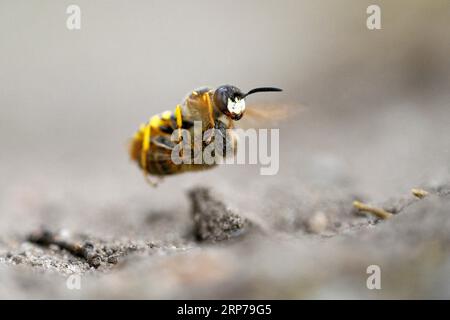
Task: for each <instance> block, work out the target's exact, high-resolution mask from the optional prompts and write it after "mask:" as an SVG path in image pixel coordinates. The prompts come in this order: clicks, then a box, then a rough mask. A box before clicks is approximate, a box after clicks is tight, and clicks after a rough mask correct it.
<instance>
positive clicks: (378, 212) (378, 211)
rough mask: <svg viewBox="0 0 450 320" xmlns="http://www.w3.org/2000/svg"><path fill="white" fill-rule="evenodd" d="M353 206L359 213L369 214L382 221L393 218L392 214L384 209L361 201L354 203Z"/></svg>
mask: <svg viewBox="0 0 450 320" xmlns="http://www.w3.org/2000/svg"><path fill="white" fill-rule="evenodd" d="M353 206H354V207H355V208H356V209H358V210H359V211H365V212H369V213H371V214H373V215H374V216H376V217H378V218H380V219H389V218H390V217H392V213H390V212H387V211H386V210H384V209H382V208H377V207H373V206H370V205H368V204H365V203H362V202H360V201H353Z"/></svg>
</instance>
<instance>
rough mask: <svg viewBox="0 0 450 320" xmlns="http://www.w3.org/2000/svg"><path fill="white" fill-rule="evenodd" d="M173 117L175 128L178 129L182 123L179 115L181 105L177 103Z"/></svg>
mask: <svg viewBox="0 0 450 320" xmlns="http://www.w3.org/2000/svg"><path fill="white" fill-rule="evenodd" d="M175 117H176V118H177V128H178V129H180V128H181V127H182V125H183V118H182V117H181V106H180V105H179V104H178V105H177V108H176V109H175Z"/></svg>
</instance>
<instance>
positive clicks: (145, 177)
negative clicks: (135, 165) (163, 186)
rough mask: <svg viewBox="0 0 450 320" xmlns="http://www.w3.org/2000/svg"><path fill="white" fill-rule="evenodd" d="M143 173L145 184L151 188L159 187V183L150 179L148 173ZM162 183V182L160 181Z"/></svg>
mask: <svg viewBox="0 0 450 320" xmlns="http://www.w3.org/2000/svg"><path fill="white" fill-rule="evenodd" d="M142 173H143V174H144V179H145V182H147V183H148V184H149V185H150V186H151V187H153V188H156V187H157V186H158V183H157V182H155V181H152V180H151V179H150V176H149V175H148V173H147V171H144V170H142ZM160 181H161V180H160Z"/></svg>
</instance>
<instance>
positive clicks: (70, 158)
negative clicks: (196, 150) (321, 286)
mask: <svg viewBox="0 0 450 320" xmlns="http://www.w3.org/2000/svg"><path fill="white" fill-rule="evenodd" d="M70 4H77V5H79V6H80V7H81V30H78V31H69V30H68V29H67V28H66V19H67V17H68V15H67V14H66V12H65V11H66V8H67V6H68V5H70ZM370 4H378V5H379V6H380V7H381V10H382V11H381V14H382V16H381V17H382V29H381V30H374V31H371V30H368V29H367V28H366V18H367V16H368V15H367V14H366V8H367V6H368V5H370ZM449 19H450V2H449V1H446V0H442V1H441V0H433V1H416V0H414V1H410V0H408V1H406V0H396V1H365V0H364V1H360V0H342V1H331V0H321V1H312V0H311V1H298V0H295V1H288V0H282V1H266V0H263V1H256V0H247V1H233V0H230V1H198V0H193V1H132V2H126V1H116V0H108V1H106V0H104V1H101V0H96V1H82V0H77V1H55V0H53V1H48V0H45V1H39V2H38V1H22V0H19V1H16V0H14V1H12V0H0V147H1V152H0V155H1V156H0V177H1V180H0V221H1V223H0V232H1V234H2V239H3V240H2V241H1V242H0V243H2V245H1V246H0V248H1V249H2V251H0V253H1V252H3V253H4V252H7V251H10V250H11V248H13V247H15V246H19V245H20V241H19V240H11V239H16V238H17V237H19V239H20V236H21V235H23V234H26V233H27V232H29V231H30V230H33V229H35V228H37V227H39V226H40V225H46V226H50V227H53V228H67V229H70V230H71V231H72V232H74V233H78V232H84V233H88V234H89V233H91V234H94V235H95V236H97V237H106V238H113V239H114V238H121V237H131V238H133V237H134V238H145V239H147V238H151V239H159V240H161V239H164V240H167V241H169V242H170V241H172V240H174V239H175V240H176V239H180V238H182V236H181V235H180V233H179V232H178V230H179V229H177V228H175V227H174V228H172V227H173V225H174V224H175V225H179V226H181V229H183V228H185V222H186V221H189V218H188V211H189V203H188V200H187V199H186V197H185V191H186V190H187V189H189V188H190V187H191V186H194V185H205V186H208V187H211V188H213V189H214V190H215V191H217V192H218V193H219V194H221V195H222V196H223V199H224V201H226V203H228V204H229V205H230V206H231V207H233V208H237V209H238V210H240V211H242V212H244V214H246V215H248V216H250V217H252V218H253V219H254V220H256V221H259V222H260V223H261V224H262V225H264V226H265V227H266V228H268V229H269V230H272V231H273V232H275V233H282V234H284V235H285V236H287V237H292V238H293V239H295V240H293V241H298V236H299V233H300V234H303V233H302V230H301V228H300V227H298V226H297V224H296V223H297V222H298V221H302V219H304V218H305V217H307V216H308V214H310V213H311V212H312V211H314V210H316V209H317V208H316V207H317V206H319V207H320V208H321V207H322V206H321V204H320V203H321V202H322V201H323V202H324V203H326V204H327V203H328V202H330V201H331V202H333V201H334V202H340V201H341V200H340V199H341V198H344V199H347V198H346V197H348V195H349V194H351V195H360V196H361V197H364V198H365V199H369V200H370V201H373V202H375V203H376V202H379V201H384V200H386V199H388V198H390V197H395V196H397V195H399V194H404V193H407V192H408V190H409V189H410V188H412V187H415V186H421V185H427V186H428V185H430V186H439V185H441V184H445V183H447V182H449V177H450V175H449V160H450V154H449V150H450V139H448V137H449V134H450V117H449V116H450V109H449V102H450V91H449V90H448V88H449V85H450V60H449V58H448V57H449V54H450V39H449V36H450V22H449V21H450V20H449ZM227 83H229V84H234V85H236V86H238V87H241V88H243V89H244V90H245V89H250V88H253V87H257V86H264V85H274V86H279V87H281V88H283V89H284V92H283V93H282V94H266V95H258V96H255V97H252V99H249V103H250V102H252V101H253V102H255V103H258V102H264V103H273V104H277V103H279V104H280V105H281V104H287V105H291V106H298V107H299V110H300V112H299V113H298V114H297V116H296V117H295V118H291V119H289V120H288V121H285V122H284V123H281V124H279V125H277V127H279V128H280V136H281V155H280V172H279V174H278V175H276V176H260V175H259V174H258V172H259V171H258V167H257V166H223V167H220V168H218V169H216V170H212V171H207V172H201V173H194V174H186V175H182V176H179V177H170V178H168V179H166V180H165V181H164V183H162V184H161V185H160V186H159V187H158V188H157V189H151V188H149V187H148V186H147V185H146V184H145V182H144V180H143V178H142V175H141V173H140V171H139V170H138V169H137V167H136V165H135V164H133V163H131V162H130V161H129V159H128V154H127V141H128V138H129V137H131V136H132V134H133V133H134V131H135V130H136V129H137V128H138V126H139V124H140V123H142V122H144V121H146V120H147V119H148V118H149V117H150V116H151V115H153V114H155V113H159V112H161V111H164V110H167V109H172V108H174V106H175V105H176V104H177V103H178V102H179V101H180V100H181V99H182V98H183V97H184V95H185V94H186V93H187V92H189V91H190V90H192V89H194V88H196V87H199V86H203V85H211V86H218V85H221V84H227ZM311 190H314V191H311ZM342 195H344V196H342ZM350 198H351V197H350ZM350 198H349V199H350ZM330 199H332V200H330ZM342 201H344V200H342ZM345 201H347V200H345ZM348 201H350V200H348ZM349 203H351V202H349ZM305 208H313V209H311V212H310V211H309V209H305ZM152 210H156V211H162V212H171V213H172V214H174V212H175V214H174V216H175V218H174V219H175V220H176V219H178V218H179V219H181V220H176V221H181V222H179V223H178V224H177V223H174V222H173V221H169V222H167V224H168V226H166V227H165V228H162V227H158V228H157V229H158V230H159V231H158V230H156V231H155V230H153V231H151V232H150V231H149V229H147V228H146V227H143V226H142V221H144V220H145V217H146V215H148V214H149V213H150V212H152ZM150 214H151V213H150ZM296 221H297V222H296ZM186 223H187V222H186ZM161 230H164V232H163V231H161ZM167 230H169V231H168V232H166V231H167ZM183 230H184V229H183ZM177 241H178V240H177ZM372 245H373V244H372ZM304 249H305V250H307V251H308V249H307V248H306V247H305V248H304ZM207 250H210V248H208V249H207ZM233 250H234V249H233ZM261 250H262V249H261ZM256 251H257V252H258V250H256ZM274 251H280V250H274ZM281 251H283V250H281ZM232 252H233V251H232ZM263 252H264V251H261V254H263ZM285 252H289V251H288V250H287V249H286V251H285ZM227 254H233V253H227ZM303 254H304V252H303V251H302V252H301V253H299V254H298V259H299V260H301V261H302V260H303ZM308 254H312V253H311V252H309V251H308ZM400 256H401V254H400ZM343 260H345V259H343ZM343 260H342V261H343ZM277 268H279V266H273V267H272V268H269V271H267V270H265V271H261V274H266V273H268V274H272V273H275V274H278V271H277V270H278V269H277ZM5 270H7V271H5V272H6V274H7V275H6V276H4V279H11V276H9V275H8V272H11V271H10V270H11V268H10V267H8V268H6V269H5ZM265 272H266V273H265ZM280 272H281V271H280ZM305 277H306V278H309V277H310V275H309V274H307V273H306V275H305ZM9 281H11V280H9ZM105 281H106V280H105ZM274 281H275V280H274ZM276 281H278V280H276ZM11 282H12V283H15V282H14V281H11ZM333 283H334V282H333ZM334 285H336V283H334V284H333V286H334ZM12 286H14V284H12ZM336 286H337V285H336ZM113 287H114V285H113ZM344 287H345V286H344ZM333 288H334V287H333ZM339 288H340V287H339ZM445 288H447V287H445ZM17 290H18V291H14V292H15V294H12V296H19V297H20V296H22V297H23V296H24V295H23V294H24V293H23V292H21V291H20V288H19V289H17ZM336 290H337V289H336ZM443 290H444V291H443V292H447V293H448V291H445V290H447V289H443ZM11 292H12V291H11ZM173 292H176V289H174V291H173ZM173 292H172V291H168V293H167V295H166V297H174V296H177V295H176V294H174V293H173ZM186 292H187V293H186V295H185V296H194V297H195V295H193V293H192V292H193V291H190V290H187V291H186ZM202 292H203V291H202ZM231 292H234V291H231ZM239 292H244V293H243V296H251V297H254V296H258V297H259V296H262V297H270V296H271V295H270V294H268V295H267V296H264V294H262V295H258V294H255V295H253V294H252V293H248V291H245V290H243V291H239ZM281 292H282V293H281V294H280V296H281V297H298V295H296V294H292V292H288V293H286V292H284V291H281ZM283 292H284V293H283ZM326 292H327V293H329V292H331V293H330V294H329V295H327V294H323V292H322V291H321V293H320V294H315V295H314V294H313V295H306V296H307V297H313V298H314V297H328V296H331V297H341V296H345V295H344V294H340V293H338V292H341V290H337V291H336V294H335V295H333V291H326ZM345 292H347V293H348V292H350V291H345ZM36 294H37V295H38V296H39V294H38V293H36ZM64 294H65V293H61V292H58V291H56V293H55V292H54V291H52V293H51V294H48V295H47V296H48V297H54V296H55V295H56V296H58V297H59V296H63V295H64ZM90 294H91V295H86V296H84V297H92V296H93V297H99V296H100V297H102V295H101V294H99V295H97V293H96V292H95V291H94V293H93V292H91V293H90ZM140 294H141V295H138V296H139V297H159V296H158V295H157V294H156V293H154V292H151V293H149V292H140ZM153 294H155V295H153ZM442 295H445V294H444V293H442ZM199 296H202V294H199ZM211 296H214V295H211ZM349 296H350V297H360V296H358V295H352V294H349ZM394 296H395V295H394ZM406 296H408V295H406ZM425 296H426V295H425ZM25 297H26V295H25Z"/></svg>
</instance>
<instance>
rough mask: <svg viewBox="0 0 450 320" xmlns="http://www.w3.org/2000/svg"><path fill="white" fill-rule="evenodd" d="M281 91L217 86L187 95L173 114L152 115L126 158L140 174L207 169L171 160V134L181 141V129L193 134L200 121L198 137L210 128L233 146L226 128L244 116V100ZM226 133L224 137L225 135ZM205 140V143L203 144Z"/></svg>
mask: <svg viewBox="0 0 450 320" xmlns="http://www.w3.org/2000/svg"><path fill="white" fill-rule="evenodd" d="M270 91H282V90H281V89H279V88H273V87H262V88H255V89H252V90H250V91H248V92H247V93H244V92H242V91H241V90H240V89H238V88H236V87H235V86H231V85H224V86H220V87H218V88H217V89H209V88H202V89H198V90H194V91H193V92H191V93H190V94H189V95H188V96H187V97H186V98H185V99H184V101H183V103H182V104H179V105H177V106H176V108H175V110H174V111H165V112H163V113H161V114H158V115H155V116H153V117H151V118H150V120H149V121H148V122H147V123H145V124H142V125H141V126H140V128H139V130H138V131H137V132H136V133H135V135H134V137H133V138H132V141H131V143H130V150H129V153H130V157H131V159H132V160H133V161H136V162H137V163H138V165H139V167H140V168H141V170H142V171H143V173H144V176H145V177H146V179H147V181H149V182H150V183H151V184H153V185H155V184H154V182H152V181H150V180H149V178H148V175H152V176H157V177H162V176H166V175H173V174H177V173H182V172H187V171H194V170H203V169H207V168H211V167H213V166H214V165H211V164H205V163H202V164H194V163H181V164H176V163H174V162H173V161H172V158H171V155H172V152H173V150H174V148H175V146H176V142H177V141H173V139H172V137H173V134H174V133H175V134H178V140H179V141H181V140H183V138H182V134H181V132H182V130H188V131H193V130H194V123H197V122H201V130H202V136H203V134H204V133H205V132H209V131H211V130H209V129H213V131H214V130H216V131H218V132H219V133H220V134H222V136H223V137H226V139H228V140H229V141H228V142H229V143H231V145H232V146H234V147H235V141H234V139H235V138H234V137H233V136H232V135H231V136H229V134H228V133H229V131H230V130H227V129H232V128H233V127H234V122H235V121H238V120H240V119H241V118H242V117H243V115H244V114H245V110H246V106H245V98H246V97H247V96H249V95H251V94H254V93H258V92H270ZM227 134H228V135H227ZM208 142H209V141H207V142H205V143H206V144H207V143H208Z"/></svg>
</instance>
